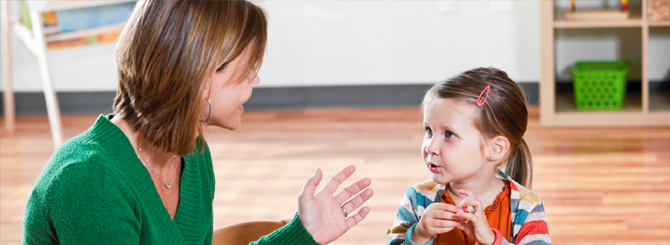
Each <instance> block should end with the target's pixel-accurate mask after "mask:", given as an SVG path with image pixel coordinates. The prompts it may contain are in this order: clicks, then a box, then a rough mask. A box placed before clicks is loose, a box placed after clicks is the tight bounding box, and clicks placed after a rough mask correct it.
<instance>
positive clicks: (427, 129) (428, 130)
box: [426, 128, 433, 136]
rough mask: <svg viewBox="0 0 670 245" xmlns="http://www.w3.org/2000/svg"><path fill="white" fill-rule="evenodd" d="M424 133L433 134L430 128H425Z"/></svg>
mask: <svg viewBox="0 0 670 245" xmlns="http://www.w3.org/2000/svg"><path fill="white" fill-rule="evenodd" d="M426 135H428V136H433V130H431V129H430V128H426Z"/></svg>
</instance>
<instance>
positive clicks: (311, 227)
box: [298, 165, 373, 244]
mask: <svg viewBox="0 0 670 245" xmlns="http://www.w3.org/2000/svg"><path fill="white" fill-rule="evenodd" d="M355 170H356V167H354V166H353V165H349V166H347V167H346V168H344V169H342V170H341V171H340V172H339V173H337V174H336V175H334V176H333V177H332V178H330V179H329V180H328V182H327V183H326V185H325V186H324V187H323V188H322V189H321V191H319V193H316V194H314V192H315V191H316V186H318V185H319V182H321V178H322V177H323V176H322V173H321V169H318V168H317V169H316V172H314V175H312V177H310V178H309V179H308V180H307V183H305V187H304V188H303V189H302V192H301V193H300V196H298V216H299V217H300V221H302V224H303V225H304V226H305V229H306V230H307V232H309V234H311V235H312V237H313V238H314V241H316V242H318V243H320V244H327V243H330V242H332V241H334V240H335V239H337V238H338V237H340V236H342V235H343V234H344V233H345V232H346V231H347V230H349V228H351V227H353V226H354V225H356V224H358V222H361V220H363V219H364V218H365V216H367V215H368V213H370V208H368V207H363V208H361V210H360V211H358V213H356V214H351V212H353V211H354V210H356V209H357V208H358V207H360V206H361V205H363V203H364V202H365V201H367V200H368V199H370V197H372V193H373V191H372V189H370V188H368V189H365V188H367V187H368V186H370V183H371V181H370V179H369V178H363V179H361V180H359V181H356V183H353V184H351V185H350V186H348V187H347V188H345V189H343V190H342V191H340V192H339V193H338V194H337V195H336V196H334V195H333V193H334V192H335V191H336V190H337V187H338V186H340V185H341V184H342V183H343V182H344V181H345V180H346V179H347V178H349V176H351V174H353V173H354V171H355ZM363 189H365V190H363ZM361 191H362V192H361ZM352 197H353V198H352ZM349 199H351V200H349ZM347 200H349V201H347ZM344 210H346V214H345V211H344Z"/></svg>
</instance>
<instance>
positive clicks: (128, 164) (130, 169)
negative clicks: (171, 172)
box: [91, 114, 197, 244]
mask: <svg viewBox="0 0 670 245" xmlns="http://www.w3.org/2000/svg"><path fill="white" fill-rule="evenodd" d="M113 116H114V115H113V114H109V115H107V116H103V115H100V117H98V120H97V121H96V123H95V125H94V127H93V128H92V129H91V130H92V131H93V135H97V136H98V137H99V139H98V142H100V144H101V147H102V149H105V150H108V151H109V152H108V155H109V156H111V158H112V159H113V160H114V161H115V163H116V165H117V167H118V170H119V171H120V172H122V173H123V175H124V176H125V178H126V179H127V181H128V184H129V185H130V186H131V188H133V189H135V191H136V192H137V193H138V194H139V197H138V198H139V199H141V200H142V202H144V203H146V209H147V211H148V213H149V215H150V216H151V217H154V218H155V219H156V224H158V226H159V227H157V228H158V232H159V233H160V236H161V237H162V238H163V239H164V241H171V242H174V244H185V241H184V238H183V236H181V235H179V234H182V230H183V228H184V227H182V225H180V224H184V223H185V222H184V221H182V220H180V219H184V218H188V216H190V213H191V212H185V211H190V210H182V209H184V208H183V207H182V206H183V205H182V204H183V203H184V196H185V193H190V192H197V191H195V190H192V189H191V188H188V187H190V185H184V184H183V183H188V182H192V181H194V180H193V179H191V178H190V176H192V174H188V173H186V172H187V171H189V170H191V169H192V167H190V166H189V165H190V164H189V161H190V158H189V157H185V158H184V161H183V164H184V165H183V169H182V175H181V176H182V178H181V180H180V190H179V204H178V206H177V212H176V214H175V219H174V220H172V218H171V217H170V214H169V213H168V212H167V209H166V208H165V206H164V205H163V202H162V200H161V198H160V196H159V195H158V191H157V190H156V186H155V185H154V183H153V181H152V180H151V175H150V174H149V172H148V170H147V169H146V168H145V167H144V164H142V162H141V161H140V159H139V158H137V155H136V154H135V149H134V148H133V146H132V145H131V143H130V140H129V139H128V137H126V135H125V134H124V133H123V131H121V129H120V128H119V127H117V126H116V125H115V124H114V123H112V122H111V121H110V119H112V117H113Z"/></svg>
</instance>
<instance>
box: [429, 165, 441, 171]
mask: <svg viewBox="0 0 670 245" xmlns="http://www.w3.org/2000/svg"><path fill="white" fill-rule="evenodd" d="M428 170H430V171H431V172H433V173H437V171H439V170H440V166H437V165H435V164H432V163H429V164H428Z"/></svg>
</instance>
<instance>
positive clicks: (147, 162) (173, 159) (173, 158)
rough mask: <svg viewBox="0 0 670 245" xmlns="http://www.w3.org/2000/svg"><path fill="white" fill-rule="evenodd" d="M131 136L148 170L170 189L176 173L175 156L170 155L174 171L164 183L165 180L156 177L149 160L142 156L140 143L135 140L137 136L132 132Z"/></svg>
mask: <svg viewBox="0 0 670 245" xmlns="http://www.w3.org/2000/svg"><path fill="white" fill-rule="evenodd" d="M132 135H133V138H134V139H135V144H137V149H138V150H139V151H140V156H142V159H144V162H146V164H147V167H149V170H151V172H152V173H153V174H154V175H155V176H156V178H157V179H158V181H160V182H161V183H162V184H163V185H164V186H165V187H167V188H168V189H170V187H172V181H174V176H175V175H177V159H176V158H177V157H176V156H175V155H172V163H173V164H174V171H173V172H172V179H171V180H170V183H167V184H165V181H163V180H162V179H161V177H158V174H156V172H155V171H154V169H153V168H152V167H151V165H150V164H149V161H147V159H146V158H145V157H144V153H142V148H141V147H140V143H139V142H137V138H135V134H132Z"/></svg>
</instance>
